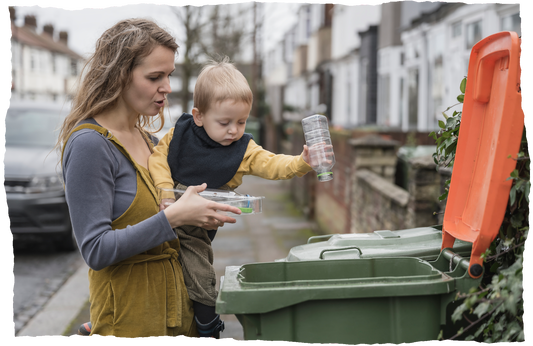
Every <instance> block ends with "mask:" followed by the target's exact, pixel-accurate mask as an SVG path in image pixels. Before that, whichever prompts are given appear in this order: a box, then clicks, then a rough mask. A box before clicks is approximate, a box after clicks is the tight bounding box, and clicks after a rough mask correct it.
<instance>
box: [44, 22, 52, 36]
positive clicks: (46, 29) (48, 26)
mask: <svg viewBox="0 0 533 346" xmlns="http://www.w3.org/2000/svg"><path fill="white" fill-rule="evenodd" d="M43 33H46V34H48V35H50V37H54V26H53V25H52V24H46V25H45V26H43Z"/></svg>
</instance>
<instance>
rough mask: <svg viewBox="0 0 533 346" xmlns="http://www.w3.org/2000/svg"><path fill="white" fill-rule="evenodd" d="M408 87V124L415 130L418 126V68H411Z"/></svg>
mask: <svg viewBox="0 0 533 346" xmlns="http://www.w3.org/2000/svg"><path fill="white" fill-rule="evenodd" d="M407 83H408V84H407V88H408V116H409V119H408V120H409V122H408V126H409V129H410V130H414V129H416V128H417V126H418V69H416V68H414V69H410V70H409V76H408V80H407Z"/></svg>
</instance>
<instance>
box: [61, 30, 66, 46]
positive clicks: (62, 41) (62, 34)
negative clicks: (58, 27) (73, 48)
mask: <svg viewBox="0 0 533 346" xmlns="http://www.w3.org/2000/svg"><path fill="white" fill-rule="evenodd" d="M59 42H61V43H63V44H64V45H65V46H66V45H67V43H68V32H66V31H60V32H59Z"/></svg>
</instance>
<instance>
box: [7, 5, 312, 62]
mask: <svg viewBox="0 0 533 346" xmlns="http://www.w3.org/2000/svg"><path fill="white" fill-rule="evenodd" d="M239 2H241V3H243V4H251V3H252V2H251V0H241V1H239ZM226 3H227V2H226ZM301 3H302V1H301V0H266V1H264V2H263V4H264V6H265V17H266V20H265V24H264V31H263V32H264V36H263V37H264V40H263V49H264V51H268V50H270V49H271V48H272V47H274V45H275V44H276V43H277V42H279V41H280V40H281V39H282V37H283V34H284V33H285V32H286V31H287V30H288V29H289V28H290V27H291V26H292V25H294V23H296V11H297V9H298V8H299V6H300V4H301ZM171 5H173V6H182V5H180V4H177V3H176V4H169V3H168V2H153V1H152V2H148V1H137V2H128V3H122V4H111V5H105V6H90V5H86V6H83V7H65V6H62V5H59V6H58V5H43V4H40V3H31V4H22V3H19V4H15V13H16V14H15V15H16V21H15V23H16V24H17V25H23V24H24V16H25V15H27V14H31V15H34V16H35V17H36V19H37V32H41V31H42V27H43V26H44V25H45V24H52V25H53V26H54V33H55V35H57V33H58V32H59V31H67V32H68V34H69V39H68V43H69V47H70V48H71V49H72V50H74V51H76V52H77V53H79V54H80V55H82V56H85V57H87V56H88V55H90V54H91V53H92V52H93V50H94V46H95V43H96V40H97V39H98V38H99V37H100V35H101V34H102V33H103V32H104V31H105V30H107V29H108V28H110V27H111V26H113V24H115V23H116V22H117V21H119V20H122V19H126V18H135V17H144V18H149V19H152V20H154V21H156V22H157V23H158V24H159V25H160V26H162V27H164V28H165V29H167V30H168V31H169V32H170V33H171V34H172V35H173V36H174V37H176V39H177V40H178V44H179V45H180V46H181V43H180V40H181V39H183V33H182V31H181V30H180V27H179V25H177V24H176V23H177V20H176V17H175V14H174V13H173V12H172V11H170V10H169V6H171ZM56 37H57V36H56ZM179 51H180V50H178V52H179ZM180 56H181V55H178V60H179V57H180Z"/></svg>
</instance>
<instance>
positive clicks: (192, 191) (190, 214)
mask: <svg viewBox="0 0 533 346" xmlns="http://www.w3.org/2000/svg"><path fill="white" fill-rule="evenodd" d="M206 187H207V184H205V183H204V184H202V185H199V186H189V187H188V188H187V190H186V191H185V193H184V194H183V196H181V197H180V198H179V199H178V200H177V201H176V202H175V203H173V204H172V205H170V206H168V207H167V208H166V209H165V210H164V213H165V216H166V217H167V220H168V222H169V223H170V226H171V227H172V228H174V227H179V226H183V225H191V226H197V227H202V228H205V229H217V228H218V227H222V226H223V225H224V223H226V222H229V223H235V222H236V220H235V219H234V218H232V217H229V216H226V215H223V214H221V213H217V210H220V211H226V212H231V213H234V214H240V213H241V211H240V209H239V208H237V207H232V206H229V205H226V204H221V203H216V202H213V201H210V200H207V199H205V198H203V197H201V196H200V195H198V193H199V192H202V191H204V190H205V189H206Z"/></svg>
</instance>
